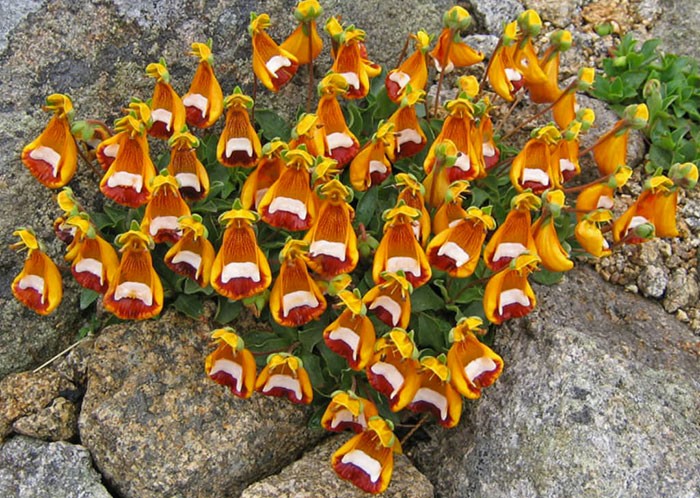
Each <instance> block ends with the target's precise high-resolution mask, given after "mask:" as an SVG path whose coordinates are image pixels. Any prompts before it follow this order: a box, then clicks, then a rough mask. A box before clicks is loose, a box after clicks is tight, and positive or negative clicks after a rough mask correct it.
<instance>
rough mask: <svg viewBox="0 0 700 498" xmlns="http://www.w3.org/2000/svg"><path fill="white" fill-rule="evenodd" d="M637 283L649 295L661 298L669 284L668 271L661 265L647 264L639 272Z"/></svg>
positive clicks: (643, 292)
mask: <svg viewBox="0 0 700 498" xmlns="http://www.w3.org/2000/svg"><path fill="white" fill-rule="evenodd" d="M637 285H638V286H639V288H640V289H641V291H642V294H644V295H645V296H647V297H656V298H659V297H661V296H663V295H664V292H665V291H666V286H667V285H668V273H667V272H666V270H665V269H664V268H663V267H660V266H647V267H645V268H644V269H643V270H642V271H641V273H640V274H639V278H638V279H637Z"/></svg>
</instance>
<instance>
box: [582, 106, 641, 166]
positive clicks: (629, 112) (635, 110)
mask: <svg viewBox="0 0 700 498" xmlns="http://www.w3.org/2000/svg"><path fill="white" fill-rule="evenodd" d="M648 118H649V110H648V109H647V106H646V105H645V104H640V105H631V106H627V108H626V109H625V117H624V118H623V119H621V120H620V121H618V122H617V123H615V126H613V127H612V129H611V130H610V131H608V132H607V133H605V135H603V136H602V137H600V138H599V139H598V140H597V142H596V145H595V147H593V159H594V160H595V162H596V164H597V165H598V171H599V172H600V174H601V176H605V175H609V174H611V173H613V172H614V171H615V169H616V168H617V167H618V166H621V165H625V164H626V163H627V141H628V137H629V131H630V129H632V128H638V127H643V126H644V125H645V124H646V121H647V119H648Z"/></svg>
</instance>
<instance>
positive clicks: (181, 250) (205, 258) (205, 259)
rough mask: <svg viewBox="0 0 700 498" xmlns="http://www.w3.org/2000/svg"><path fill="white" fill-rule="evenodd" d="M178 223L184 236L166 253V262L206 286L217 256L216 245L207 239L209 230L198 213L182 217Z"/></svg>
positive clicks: (179, 273)
mask: <svg viewBox="0 0 700 498" xmlns="http://www.w3.org/2000/svg"><path fill="white" fill-rule="evenodd" d="M178 224H179V226H180V230H181V231H182V236H181V237H180V240H178V241H177V242H176V243H175V244H174V245H173V246H172V247H171V248H170V249H169V250H168V252H167V253H165V257H164V261H165V264H166V265H167V266H168V268H170V269H171V270H172V271H174V272H175V273H177V274H178V275H182V276H184V277H187V278H191V279H192V280H194V281H195V282H197V283H198V284H199V286H200V287H206V286H207V285H209V277H210V275H211V269H212V266H213V264H214V258H215V252H214V246H212V244H211V242H209V240H207V237H208V231H207V229H206V227H205V226H204V225H203V224H202V218H201V216H199V215H196V214H195V215H193V216H185V217H183V218H180V219H179V220H178Z"/></svg>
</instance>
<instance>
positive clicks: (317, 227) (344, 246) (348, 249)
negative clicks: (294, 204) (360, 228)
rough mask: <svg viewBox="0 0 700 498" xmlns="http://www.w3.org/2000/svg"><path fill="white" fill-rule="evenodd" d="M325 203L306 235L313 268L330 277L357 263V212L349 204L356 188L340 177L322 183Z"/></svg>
mask: <svg viewBox="0 0 700 498" xmlns="http://www.w3.org/2000/svg"><path fill="white" fill-rule="evenodd" d="M318 192H319V194H320V196H321V199H322V203H321V208H320V210H319V213H318V217H317V218H316V221H315V222H314V224H313V225H312V226H311V229H310V230H309V231H308V232H307V234H306V236H305V237H304V242H305V243H307V244H308V245H309V257H308V264H309V268H311V269H312V270H313V271H315V272H316V273H318V274H319V275H321V276H323V277H326V278H330V277H334V276H336V275H340V274H341V273H351V272H352V271H353V270H354V269H355V267H356V266H357V262H358V260H359V257H360V255H359V253H358V251H357V235H355V231H354V230H353V228H352V225H351V223H350V222H351V221H352V218H353V217H354V214H355V212H354V211H353V209H352V207H350V205H349V204H348V201H350V200H352V191H351V190H350V189H349V188H347V187H345V186H344V185H343V184H342V183H340V181H338V180H337V179H334V180H331V181H330V182H328V183H325V184H324V185H323V186H321V187H319V190H318Z"/></svg>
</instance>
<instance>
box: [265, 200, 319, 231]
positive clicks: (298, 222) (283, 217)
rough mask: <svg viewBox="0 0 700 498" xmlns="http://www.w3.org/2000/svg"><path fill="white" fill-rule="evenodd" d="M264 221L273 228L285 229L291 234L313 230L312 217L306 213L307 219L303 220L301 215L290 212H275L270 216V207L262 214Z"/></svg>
mask: <svg viewBox="0 0 700 498" xmlns="http://www.w3.org/2000/svg"><path fill="white" fill-rule="evenodd" d="M262 219H263V220H264V221H265V222H266V223H267V224H268V225H272V226H273V227H277V228H284V229H286V230H289V231H290V232H299V231H302V230H308V229H309V228H311V222H312V221H313V220H312V219H311V216H310V215H309V213H308V212H307V213H306V219H304V220H302V219H301V218H300V217H299V215H297V214H294V213H290V212H288V211H275V212H274V213H273V214H270V210H269V206H268V207H265V208H264V209H263V212H262Z"/></svg>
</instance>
